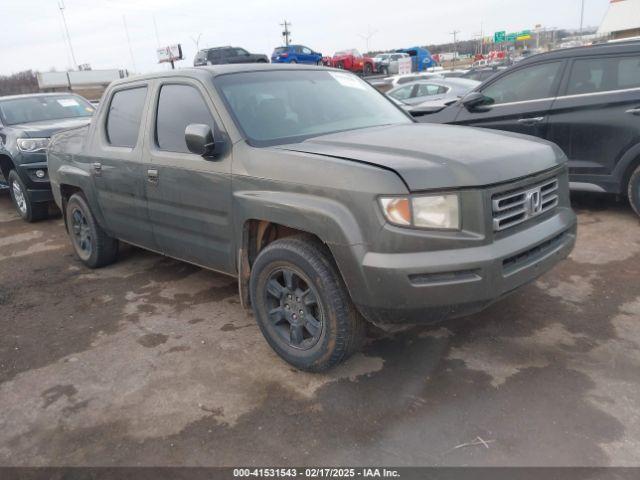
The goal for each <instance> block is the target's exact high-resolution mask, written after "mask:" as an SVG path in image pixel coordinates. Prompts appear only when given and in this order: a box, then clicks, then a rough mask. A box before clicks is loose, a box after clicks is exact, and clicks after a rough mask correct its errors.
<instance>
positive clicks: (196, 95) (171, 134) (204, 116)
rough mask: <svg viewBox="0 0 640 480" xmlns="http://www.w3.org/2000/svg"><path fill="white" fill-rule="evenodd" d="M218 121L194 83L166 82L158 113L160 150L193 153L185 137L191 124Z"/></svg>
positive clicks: (161, 92) (157, 134) (157, 128)
mask: <svg viewBox="0 0 640 480" xmlns="http://www.w3.org/2000/svg"><path fill="white" fill-rule="evenodd" d="M192 123H204V124H206V125H209V126H210V127H211V130H213V129H214V121H213V117H212V116H211V112H210V111H209V107H208V106H207V104H206V103H205V101H204V99H203V98H202V95H200V92H199V91H198V90H197V89H196V88H195V87H192V86H190V85H164V86H163V87H162V89H161V90H160V98H159V100H158V113H157V116H156V143H157V145H158V147H159V148H160V150H165V151H168V152H178V153H189V149H188V148H187V143H186V141H185V138H184V131H185V129H186V128H187V125H190V124H192Z"/></svg>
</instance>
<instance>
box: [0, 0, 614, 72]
mask: <svg viewBox="0 0 640 480" xmlns="http://www.w3.org/2000/svg"><path fill="white" fill-rule="evenodd" d="M59 1H60V0H0V19H1V21H2V31H1V32H0V42H1V43H0V44H1V45H2V50H3V53H2V55H1V56H0V74H7V73H13V72H17V71H20V70H26V69H34V70H44V71H47V70H49V69H51V68H56V69H57V70H65V69H66V68H68V67H70V66H71V65H72V64H73V62H72V61H71V55H70V52H69V46H68V44H67V42H66V39H65V36H64V27H63V24H62V18H61V15H60V10H59V9H58V2H59ZM580 3H581V1H580V0H448V1H442V0H394V1H392V2H374V1H371V0H324V1H322V2H305V1H300V0H272V1H258V0H236V1H224V2H219V1H215V0H180V1H179V0H66V1H65V5H66V9H65V15H66V19H67V24H68V27H69V32H70V34H71V42H72V46H73V50H74V52H75V56H76V60H77V62H78V63H89V64H91V66H92V67H93V69H101V68H127V69H129V70H132V71H136V72H148V71H152V70H158V69H164V68H168V67H167V66H166V65H161V66H160V65H157V63H156V48H157V46H158V43H159V44H160V45H161V46H165V45H169V44H173V43H181V44H182V46H183V52H184V53H185V57H186V60H185V61H183V62H179V63H178V66H189V65H192V64H193V56H194V55H195V52H196V44H195V41H194V40H195V39H197V37H198V35H199V34H202V36H201V38H200V43H199V45H200V48H202V47H207V46H217V45H234V46H242V47H245V48H247V49H248V50H250V51H252V52H256V53H265V54H268V55H270V54H271V52H272V51H273V48H274V47H276V46H278V45H279V44H281V43H282V37H281V32H282V28H281V27H280V25H279V24H280V23H281V22H282V21H283V20H284V19H285V18H286V19H287V20H288V21H290V22H291V23H292V24H293V26H292V27H291V30H292V32H293V36H292V38H293V41H294V42H296V43H302V44H305V45H308V46H309V47H311V48H313V49H316V50H318V51H321V52H323V53H325V54H332V53H333V52H334V51H335V50H339V49H345V48H358V49H360V50H361V51H365V50H366V41H365V40H364V39H363V38H362V37H361V35H366V34H367V33H370V32H375V33H374V34H373V35H372V36H371V39H370V42H369V47H370V49H391V48H401V47H409V46H413V45H424V44H430V43H443V42H447V41H450V40H451V38H452V36H451V35H450V32H451V31H453V30H459V31H460V33H459V37H458V38H460V39H469V38H472V37H473V35H475V34H478V33H479V32H480V29H481V24H482V26H483V27H482V28H483V29H484V32H485V35H487V34H493V32H494V31H496V30H508V31H517V30H522V29H528V28H533V27H534V26H535V25H536V24H542V25H543V26H546V27H563V28H578V27H579V24H580ZM608 4H609V0H585V21H584V23H585V25H592V26H598V25H599V24H600V22H601V21H602V18H603V16H604V14H605V12H606V9H607V7H608ZM154 18H155V23H156V25H157V32H158V35H157V37H156V31H155V29H154ZM125 21H126V24H127V26H128V31H129V38H130V41H131V51H130V50H129V46H128V43H127V35H126V31H125V27H124V23H125Z"/></svg>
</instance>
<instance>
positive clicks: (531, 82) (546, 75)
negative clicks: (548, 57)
mask: <svg viewBox="0 0 640 480" xmlns="http://www.w3.org/2000/svg"><path fill="white" fill-rule="evenodd" d="M561 65H562V64H561V62H553V63H543V64H540V65H532V66H530V67H525V68H521V69H519V70H516V71H515V72H512V73H509V74H508V75H506V76H504V77H502V78H501V79H499V80H497V81H496V82H494V83H492V84H491V85H489V86H488V87H487V88H485V89H484V90H483V91H482V93H483V94H484V95H485V96H486V97H489V98H491V99H492V100H493V103H494V104H500V103H511V102H525V101H528V100H538V99H540V98H548V97H552V96H554V93H555V92H554V91H553V87H554V84H555V81H556V79H557V78H558V74H559V72H560V66H561Z"/></svg>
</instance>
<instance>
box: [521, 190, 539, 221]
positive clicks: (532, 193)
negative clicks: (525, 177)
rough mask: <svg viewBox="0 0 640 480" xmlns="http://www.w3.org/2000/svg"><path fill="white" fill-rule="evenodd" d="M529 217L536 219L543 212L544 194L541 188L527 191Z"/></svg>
mask: <svg viewBox="0 0 640 480" xmlns="http://www.w3.org/2000/svg"><path fill="white" fill-rule="evenodd" d="M524 205H525V208H526V211H527V217H535V216H536V215H539V214H540V213H541V212H542V192H541V191H540V187H537V188H532V189H531V190H527V192H526V193H525V202H524Z"/></svg>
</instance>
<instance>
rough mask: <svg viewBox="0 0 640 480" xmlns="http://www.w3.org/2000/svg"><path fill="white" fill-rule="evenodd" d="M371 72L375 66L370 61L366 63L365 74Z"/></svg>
mask: <svg viewBox="0 0 640 480" xmlns="http://www.w3.org/2000/svg"><path fill="white" fill-rule="evenodd" d="M371 73H373V67H372V66H371V64H370V63H365V64H364V74H365V75H371Z"/></svg>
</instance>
